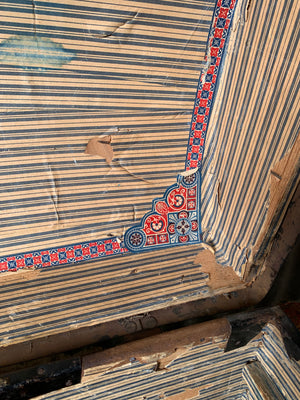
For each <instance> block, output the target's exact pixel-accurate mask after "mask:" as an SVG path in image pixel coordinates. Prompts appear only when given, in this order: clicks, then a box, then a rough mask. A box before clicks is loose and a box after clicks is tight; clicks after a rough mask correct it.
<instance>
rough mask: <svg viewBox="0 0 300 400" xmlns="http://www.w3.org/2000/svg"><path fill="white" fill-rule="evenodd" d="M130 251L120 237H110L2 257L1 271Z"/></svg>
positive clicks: (40, 266)
mask: <svg viewBox="0 0 300 400" xmlns="http://www.w3.org/2000/svg"><path fill="white" fill-rule="evenodd" d="M126 252H128V250H127V249H126V248H125V247H124V242H122V241H120V239H119V238H117V237H114V238H108V239H102V240H97V241H94V242H86V243H79V244H74V245H71V246H65V247H59V248H53V249H48V250H38V251H33V252H28V253H23V254H18V255H16V256H10V257H0V271H2V272H4V271H17V270H18V269H21V268H32V267H34V268H45V267H54V266H56V265H62V264H72V263H78V262H81V261H88V260H94V259H97V258H103V257H107V256H114V255H117V254H123V253H126Z"/></svg>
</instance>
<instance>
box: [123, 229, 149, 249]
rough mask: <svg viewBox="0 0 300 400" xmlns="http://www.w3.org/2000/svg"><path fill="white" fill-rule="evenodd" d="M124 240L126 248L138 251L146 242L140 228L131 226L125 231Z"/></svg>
mask: <svg viewBox="0 0 300 400" xmlns="http://www.w3.org/2000/svg"><path fill="white" fill-rule="evenodd" d="M124 242H125V247H127V249H128V250H131V251H139V250H140V249H141V248H142V247H144V245H145V243H146V235H145V233H144V232H143V231H142V230H141V229H138V228H135V227H133V228H130V229H128V231H127V232H126V233H125V237H124Z"/></svg>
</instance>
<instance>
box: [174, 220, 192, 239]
mask: <svg viewBox="0 0 300 400" xmlns="http://www.w3.org/2000/svg"><path fill="white" fill-rule="evenodd" d="M175 230H176V233H177V234H178V235H179V236H186V235H187V234H188V233H189V232H190V230H191V223H190V221H189V220H188V219H187V218H180V219H179V220H178V221H177V222H176V224H175Z"/></svg>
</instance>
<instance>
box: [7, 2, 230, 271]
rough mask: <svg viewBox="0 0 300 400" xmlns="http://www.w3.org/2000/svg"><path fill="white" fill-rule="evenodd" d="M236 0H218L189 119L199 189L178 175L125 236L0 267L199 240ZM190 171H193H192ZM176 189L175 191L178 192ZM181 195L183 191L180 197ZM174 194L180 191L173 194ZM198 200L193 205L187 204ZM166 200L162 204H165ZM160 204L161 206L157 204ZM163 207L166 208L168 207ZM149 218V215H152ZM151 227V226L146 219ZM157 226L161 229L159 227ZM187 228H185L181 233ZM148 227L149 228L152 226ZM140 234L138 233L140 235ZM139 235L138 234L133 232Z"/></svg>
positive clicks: (12, 259)
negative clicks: (213, 118)
mask: <svg viewBox="0 0 300 400" xmlns="http://www.w3.org/2000/svg"><path fill="white" fill-rule="evenodd" d="M236 1H237V0H218V1H217V4H216V7H215V11H214V17H213V22H212V26H211V29H210V33H209V39H208V51H207V55H206V58H205V61H206V67H205V68H204V71H202V73H201V76H200V79H199V83H198V87H197V94H196V99H195V104H194V109H193V115H192V120H191V127H190V134H189V140H188V145H187V153H186V164H185V169H186V170H190V169H195V168H197V169H199V171H197V172H195V174H190V175H188V176H194V177H195V181H194V182H193V184H192V185H194V183H195V185H194V186H193V190H194V191H195V193H196V195H195V196H194V195H193V196H191V193H192V190H190V189H191V188H188V186H189V183H188V179H186V180H185V181H184V179H183V178H182V177H181V178H180V175H179V177H178V178H177V184H175V185H172V186H171V187H170V188H168V189H167V190H166V192H165V194H164V197H163V198H162V199H155V200H154V201H153V202H152V211H150V212H149V213H146V214H145V216H144V217H143V219H142V220H141V223H140V224H139V225H135V226H133V227H131V228H130V229H128V231H127V232H126V233H125V237H124V240H125V242H124V241H123V240H120V238H118V237H113V238H107V239H102V240H97V241H93V242H86V243H80V244H74V245H69V246H64V247H59V248H53V249H48V250H39V251H33V252H28V253H23V254H18V255H16V256H6V257H0V272H1V271H2V272H4V271H16V270H18V269H22V268H32V267H34V268H44V267H51V266H56V265H63V264H70V263H77V262H81V261H88V260H92V259H93V260H94V259H100V258H103V257H108V256H113V255H117V254H124V253H126V252H128V251H132V252H140V251H144V250H154V249H160V248H163V247H172V246H178V245H186V244H189V243H191V244H192V243H199V242H200V241H201V238H200V233H201V230H200V186H201V185H200V174H201V164H202V160H203V154H204V145H205V138H206V132H207V128H208V123H209V118H210V114H211V110H212V106H213V99H214V97H215V92H216V85H217V79H218V76H219V74H220V64H221V61H222V57H223V53H224V48H225V44H226V39H227V37H228V33H229V28H230V23H231V20H232V17H233V12H234V7H235V4H236ZM191 172H192V171H191ZM181 189H183V192H184V195H183V196H182V193H178V195H179V197H178V201H180V199H181V200H182V199H183V201H184V203H182V207H181V208H180V207H179V208H180V210H179V209H176V207H175V208H174V204H175V203H176V202H175V203H174V204H172V201H173V200H170V198H169V197H168V196H169V195H170V193H172V191H173V192H174V191H176V190H179V191H180V190H181ZM174 193H175V192H174ZM180 196H181V197H180ZM175 197H176V196H175ZM193 201H194V203H195V204H194V206H193V209H192V208H189V207H190V206H189V205H188V204H192V202H193ZM163 203H164V206H163ZM158 206H161V207H162V208H161V210H159V209H158V208H157V207H158ZM164 207H165V208H166V210H165V211H163V210H164ZM150 220H151V221H150ZM149 221H150V225H149V226H150V231H149V232H148V231H147V229H148V222H149ZM155 229H156V230H157V232H155ZM180 229H181V230H183V229H184V230H185V232H184V233H182V234H181V233H180ZM148 230H149V229H148ZM137 234H138V235H139V236H138V235H137ZM134 235H135V236H134Z"/></svg>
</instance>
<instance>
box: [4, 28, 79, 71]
mask: <svg viewBox="0 0 300 400" xmlns="http://www.w3.org/2000/svg"><path fill="white" fill-rule="evenodd" d="M74 56H75V53H74V52H73V51H71V50H68V49H65V48H64V47H63V46H62V45H61V44H60V43H55V42H53V41H52V40H50V39H48V38H44V37H40V36H37V35H34V36H22V35H14V36H11V37H10V38H8V39H5V40H3V41H2V42H1V43H0V63H2V64H8V65H14V66H19V67H22V68H24V69H36V68H37V69H40V70H42V69H49V68H61V67H62V66H63V65H64V64H67V63H69V62H70V61H71V60H72V59H73V58H74Z"/></svg>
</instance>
